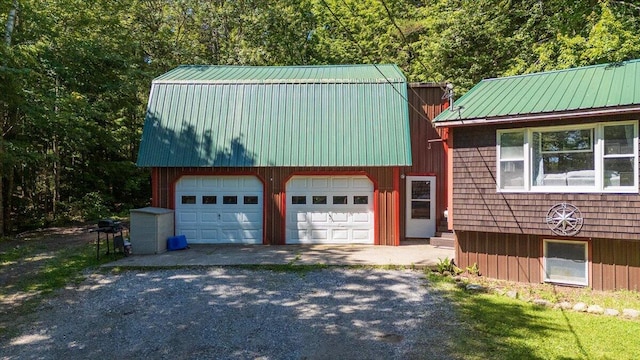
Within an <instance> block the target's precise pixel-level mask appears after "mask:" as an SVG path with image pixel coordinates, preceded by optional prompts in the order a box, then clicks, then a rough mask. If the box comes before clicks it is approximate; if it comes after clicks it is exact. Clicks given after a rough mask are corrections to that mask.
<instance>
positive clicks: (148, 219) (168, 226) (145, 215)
mask: <svg viewBox="0 0 640 360" xmlns="http://www.w3.org/2000/svg"><path fill="white" fill-rule="evenodd" d="M130 216H131V217H130V219H131V225H130V236H131V247H132V249H133V253H134V254H141V255H145V254H159V253H163V252H165V251H167V238H169V237H170V236H173V235H174V218H173V210H171V209H164V208H157V207H145V208H141V209H132V210H130Z"/></svg>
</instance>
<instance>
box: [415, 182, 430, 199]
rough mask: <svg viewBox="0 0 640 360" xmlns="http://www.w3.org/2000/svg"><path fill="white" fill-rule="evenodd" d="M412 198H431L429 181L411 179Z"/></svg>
mask: <svg viewBox="0 0 640 360" xmlns="http://www.w3.org/2000/svg"><path fill="white" fill-rule="evenodd" d="M411 198H412V199H431V181H412V182H411Z"/></svg>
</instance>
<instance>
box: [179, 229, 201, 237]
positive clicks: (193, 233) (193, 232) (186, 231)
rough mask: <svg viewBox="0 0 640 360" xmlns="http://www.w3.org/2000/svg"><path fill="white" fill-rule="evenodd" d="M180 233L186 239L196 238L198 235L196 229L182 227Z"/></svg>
mask: <svg viewBox="0 0 640 360" xmlns="http://www.w3.org/2000/svg"><path fill="white" fill-rule="evenodd" d="M181 235H184V236H186V238H187V239H196V238H197V237H198V230H196V229H183V230H182V232H181Z"/></svg>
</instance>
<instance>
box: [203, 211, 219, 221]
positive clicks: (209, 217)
mask: <svg viewBox="0 0 640 360" xmlns="http://www.w3.org/2000/svg"><path fill="white" fill-rule="evenodd" d="M200 218H201V219H202V220H201V221H202V223H203V224H211V223H217V222H218V213H217V212H201V213H200Z"/></svg>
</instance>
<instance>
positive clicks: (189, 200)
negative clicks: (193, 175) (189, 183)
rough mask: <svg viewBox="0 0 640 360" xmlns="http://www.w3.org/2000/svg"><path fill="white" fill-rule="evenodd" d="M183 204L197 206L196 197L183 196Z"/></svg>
mask: <svg viewBox="0 0 640 360" xmlns="http://www.w3.org/2000/svg"><path fill="white" fill-rule="evenodd" d="M182 203H183V204H195V203H196V197H195V196H192V195H182Z"/></svg>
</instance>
